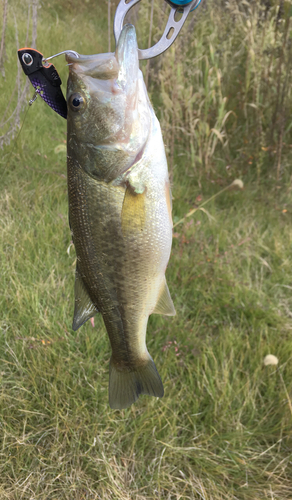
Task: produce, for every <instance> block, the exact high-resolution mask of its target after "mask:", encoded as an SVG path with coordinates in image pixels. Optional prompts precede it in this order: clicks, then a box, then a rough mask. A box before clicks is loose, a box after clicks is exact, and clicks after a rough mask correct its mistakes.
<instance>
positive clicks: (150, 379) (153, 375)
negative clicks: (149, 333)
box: [109, 355, 164, 410]
mask: <svg viewBox="0 0 292 500" xmlns="http://www.w3.org/2000/svg"><path fill="white" fill-rule="evenodd" d="M140 394H149V396H155V397H158V398H162V397H163V394H164V389H163V384H162V381H161V378H160V376H159V373H158V371H157V368H156V366H155V363H154V361H153V359H152V358H151V356H150V355H149V359H148V361H147V363H146V364H144V365H143V366H141V367H138V368H136V369H133V370H128V371H126V370H125V371H121V370H117V368H116V367H115V365H114V362H113V359H112V358H111V360H110V371H109V404H110V407H111V408H112V409H113V410H121V409H123V408H128V406H130V405H131V404H133V403H135V401H136V400H137V399H138V397H139V396H140Z"/></svg>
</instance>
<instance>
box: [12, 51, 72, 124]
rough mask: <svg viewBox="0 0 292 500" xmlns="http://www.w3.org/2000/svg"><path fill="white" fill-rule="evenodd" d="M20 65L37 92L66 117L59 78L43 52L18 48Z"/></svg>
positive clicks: (64, 100)
mask: <svg viewBox="0 0 292 500" xmlns="http://www.w3.org/2000/svg"><path fill="white" fill-rule="evenodd" d="M18 58H19V62H20V64H21V67H22V69H23V71H24V73H25V74H26V76H28V78H29V79H30V82H31V84H32V85H33V87H34V89H35V91H36V92H37V94H39V95H40V96H41V98H42V99H43V100H44V101H45V102H46V103H47V104H48V105H49V106H50V107H51V108H52V109H53V110H54V111H56V113H58V114H59V115H61V116H62V117H63V118H65V119H66V118H67V102H66V99H65V97H64V95H63V92H62V90H61V84H62V81H61V78H60V77H59V74H58V72H57V70H56V68H55V66H54V65H53V64H51V63H47V62H46V61H45V60H44V58H43V54H42V53H41V52H39V51H38V50H35V49H31V48H26V47H25V48H22V49H19V50H18Z"/></svg>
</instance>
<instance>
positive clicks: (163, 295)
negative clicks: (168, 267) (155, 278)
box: [153, 279, 176, 316]
mask: <svg viewBox="0 0 292 500" xmlns="http://www.w3.org/2000/svg"><path fill="white" fill-rule="evenodd" d="M153 313H154V314H164V315H165V316H175V315H176V312H175V308H174V305H173V302H172V298H171V296H170V293H169V290H168V286H167V283H166V280H165V279H164V281H163V284H162V287H161V290H160V295H159V298H158V301H157V304H156V306H155V308H154V311H153Z"/></svg>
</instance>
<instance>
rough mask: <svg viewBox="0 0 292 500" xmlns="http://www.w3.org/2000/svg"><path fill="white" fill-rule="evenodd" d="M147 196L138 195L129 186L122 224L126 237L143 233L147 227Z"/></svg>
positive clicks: (124, 202)
mask: <svg viewBox="0 0 292 500" xmlns="http://www.w3.org/2000/svg"><path fill="white" fill-rule="evenodd" d="M145 196H146V191H144V192H143V193H136V192H135V191H134V189H133V188H132V186H130V185H129V186H128V187H127V189H126V192H125V197H124V201H123V206H122V214H121V224H122V232H123V235H124V236H127V235H128V234H131V233H133V232H137V231H143V229H144V225H145Z"/></svg>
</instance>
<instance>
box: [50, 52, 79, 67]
mask: <svg viewBox="0 0 292 500" xmlns="http://www.w3.org/2000/svg"><path fill="white" fill-rule="evenodd" d="M62 54H74V56H75V57H79V54H78V52H75V50H63V51H62V52H58V54H54V55H53V56H50V57H44V58H43V63H44V64H46V63H47V61H49V60H50V59H53V58H54V57H57V56H61V55H62Z"/></svg>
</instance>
